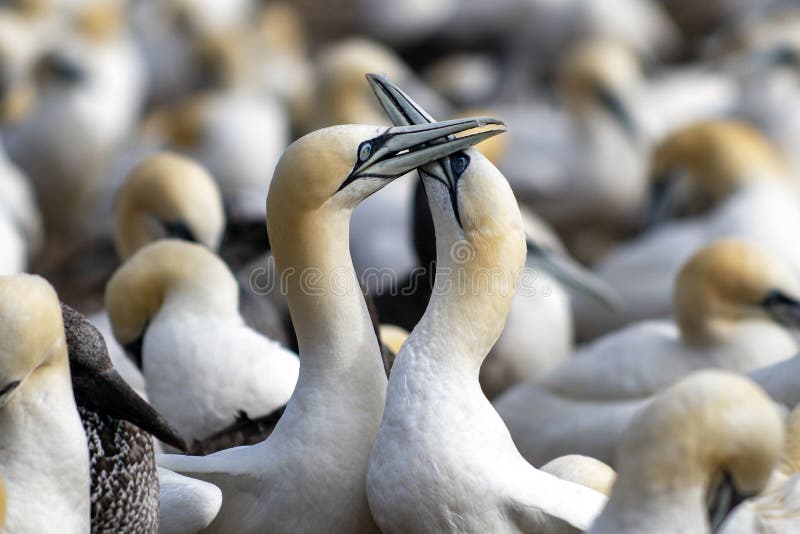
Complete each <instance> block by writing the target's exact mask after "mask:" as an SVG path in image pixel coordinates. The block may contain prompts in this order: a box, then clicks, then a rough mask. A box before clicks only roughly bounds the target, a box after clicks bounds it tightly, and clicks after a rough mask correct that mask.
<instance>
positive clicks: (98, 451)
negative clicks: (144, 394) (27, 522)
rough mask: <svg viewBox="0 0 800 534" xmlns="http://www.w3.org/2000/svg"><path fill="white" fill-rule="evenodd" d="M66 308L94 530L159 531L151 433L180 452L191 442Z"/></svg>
mask: <svg viewBox="0 0 800 534" xmlns="http://www.w3.org/2000/svg"><path fill="white" fill-rule="evenodd" d="M61 309H62V315H63V320H64V332H65V335H66V342H67V350H68V352H69V362H70V373H71V377H72V389H73V393H74V395H75V401H76V403H77V408H78V413H79V414H80V417H81V422H82V423H83V428H84V430H85V431H86V438H87V441H88V448H89V474H90V476H91V486H90V492H91V493H90V498H91V527H92V531H93V532H99V531H115V532H118V531H122V530H125V531H143V532H154V531H155V530H157V528H158V499H159V481H158V477H157V475H156V463H155V456H154V454H153V438H152V437H151V434H152V436H155V437H157V438H158V439H160V440H162V441H163V442H165V443H169V444H171V445H172V446H174V447H177V448H179V449H181V450H185V449H186V444H185V443H184V442H183V439H182V438H181V437H180V436H179V435H178V434H177V433H176V432H175V430H173V429H172V427H170V426H169V424H168V423H167V422H166V421H165V420H164V418H163V417H161V416H160V415H159V414H158V413H157V412H156V411H155V410H153V409H152V408H151V407H150V406H149V405H148V404H147V403H146V402H145V401H144V400H142V399H141V398H139V397H138V396H137V395H136V393H135V392H134V391H133V390H132V389H131V387H130V386H129V385H128V384H127V383H126V382H125V381H124V380H123V379H122V377H121V376H120V375H119V374H118V373H117V372H116V371H115V370H114V368H113V366H112V364H111V360H110V358H109V357H108V352H107V350H106V347H105V342H104V340H103V337H102V335H101V334H100V332H99V331H98V330H97V329H95V328H94V327H93V326H92V325H91V323H89V321H88V320H87V319H86V318H85V317H83V316H82V315H81V314H80V313H78V312H77V311H75V310H73V309H72V308H70V307H68V306H66V305H63V304H62V307H61Z"/></svg>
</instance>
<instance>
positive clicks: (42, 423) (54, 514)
mask: <svg viewBox="0 0 800 534" xmlns="http://www.w3.org/2000/svg"><path fill="white" fill-rule="evenodd" d="M57 350H60V351H62V352H63V354H60V355H58V356H55V357H54V358H53V359H51V360H50V361H49V362H48V363H46V364H44V365H43V366H41V367H39V368H38V369H36V370H35V371H34V372H33V373H32V374H31V375H30V376H29V377H28V378H27V379H26V380H25V381H24V382H23V383H22V384H21V385H20V386H19V387H20V389H19V390H18V391H16V392H14V395H13V397H12V398H11V399H10V400H9V402H8V404H7V405H6V406H4V407H3V408H2V409H0V432H2V438H1V439H0V442H2V446H0V469H2V471H3V477H4V481H5V483H6V491H7V495H8V515H7V517H6V525H5V528H6V529H7V530H6V531H7V532H31V533H32V532H88V531H89V521H90V519H89V517H90V513H89V451H88V447H87V444H86V434H85V433H84V430H83V426H82V425H81V420H80V417H79V416H78V411H77V408H76V407H75V399H74V397H73V394H72V385H71V381H70V374H69V369H68V368H67V366H68V363H67V355H66V347H65V346H63V347H62V348H60V349H57Z"/></svg>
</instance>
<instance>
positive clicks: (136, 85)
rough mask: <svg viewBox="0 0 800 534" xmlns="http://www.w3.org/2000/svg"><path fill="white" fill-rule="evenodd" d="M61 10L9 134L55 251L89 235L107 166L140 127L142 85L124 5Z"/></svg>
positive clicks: (12, 151) (11, 151)
mask: <svg viewBox="0 0 800 534" xmlns="http://www.w3.org/2000/svg"><path fill="white" fill-rule="evenodd" d="M62 14H63V15H64V16H63V18H62V19H61V20H62V22H63V24H60V25H58V27H57V28H55V29H53V30H51V31H50V32H49V33H48V36H47V46H46V47H45V50H43V51H42V53H41V54H40V56H39V59H38V62H37V64H36V66H35V67H34V69H35V72H34V75H35V77H36V100H35V102H34V104H35V107H34V108H33V110H32V112H31V115H30V117H28V118H27V119H26V120H25V121H22V122H20V123H19V124H17V125H14V127H13V128H10V129H9V130H8V132H7V135H4V140H5V141H6V143H7V147H8V151H9V154H10V155H11V157H12V159H13V160H14V161H15V162H16V163H18V164H19V165H20V167H21V168H22V169H23V170H24V171H25V172H26V173H27V174H28V175H29V176H30V178H31V180H32V182H33V184H34V185H35V187H36V192H37V195H38V198H39V202H40V204H41V208H42V211H43V213H44V218H45V225H46V229H47V233H48V245H52V247H51V248H53V249H54V250H53V251H51V253H52V254H54V255H56V256H58V255H59V249H61V248H62V247H67V248H68V247H69V246H70V245H72V244H73V243H72V242H71V240H72V239H73V238H78V237H84V236H85V235H86V234H89V235H90V234H91V233H92V231H93V228H92V226H93V223H94V222H95V221H94V219H93V215H94V213H95V209H96V208H97V205H96V203H97V202H98V201H100V199H101V198H102V193H103V190H104V181H105V174H104V173H105V172H106V170H107V169H106V166H107V165H108V164H109V163H110V161H111V157H112V155H113V154H114V151H115V150H116V149H117V148H118V147H119V145H120V143H121V142H122V141H123V139H124V137H125V136H126V135H128V133H129V131H130V130H131V128H132V127H133V125H134V124H135V120H136V118H137V116H138V113H139V108H140V105H141V104H142V101H143V99H144V89H145V88H144V72H143V65H142V64H141V62H140V60H141V58H140V57H139V52H138V49H137V48H136V46H135V43H134V41H133V37H132V36H131V34H130V33H129V32H128V31H127V27H126V25H125V23H124V19H123V15H124V13H123V6H122V3H121V2H118V1H116V0H115V1H111V2H87V3H85V4H83V5H80V6H75V7H73V8H69V9H66V10H64V13H62ZM76 132H79V135H76ZM34 147H35V148H34ZM56 236H61V237H60V238H58V239H56ZM65 236H66V237H65ZM67 238H69V239H67Z"/></svg>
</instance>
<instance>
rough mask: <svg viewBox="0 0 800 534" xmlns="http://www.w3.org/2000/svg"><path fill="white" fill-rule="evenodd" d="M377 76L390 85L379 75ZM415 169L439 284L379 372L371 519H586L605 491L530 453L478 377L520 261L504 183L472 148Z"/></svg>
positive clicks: (513, 527) (389, 524)
mask: <svg viewBox="0 0 800 534" xmlns="http://www.w3.org/2000/svg"><path fill="white" fill-rule="evenodd" d="M373 79H375V78H374V77H373ZM381 85H382V86H383V87H389V88H391V85H390V82H388V81H387V80H385V79H383V80H382V81H381ZM373 87H375V86H374V85H373ZM379 96H381V95H380V93H379ZM392 97H393V95H392V93H391V92H389V91H387V92H385V93H384V96H383V98H385V99H391V98H392ZM394 108H395V109H394V113H395V114H398V115H400V116H404V117H405V118H406V120H409V121H413V120H414V117H413V116H411V117H410V116H409V114H410V113H424V112H420V109H419V107H418V106H415V105H414V103H413V102H411V101H410V100H407V101H405V102H398V101H395V102H394ZM421 176H422V179H423V181H424V184H425V188H426V191H427V194H428V198H429V199H430V200H429V201H430V207H431V212H432V215H433V220H434V225H435V228H436V246H437V258H436V260H437V279H436V284H437V285H436V287H438V288H440V289H441V291H434V294H433V296H432V297H431V300H430V303H429V304H428V308H427V310H426V311H425V314H424V315H423V317H422V319H421V320H420V322H419V323H418V324H417V326H416V327H415V328H414V330H413V331H412V333H411V335H410V336H409V338H408V339H407V340H406V342H405V343H404V344H403V346H402V347H401V349H400V352H399V354H398V355H397V359H396V360H395V363H394V366H393V367H392V372H391V374H390V376H389V385H388V389H387V394H386V408H385V411H384V415H383V421H382V422H381V426H380V431H379V432H378V437H377V439H376V441H375V444H374V446H373V449H372V454H371V455H370V461H369V469H368V472H367V497H368V499H369V504H370V509H371V510H372V514H373V516H374V518H375V521H376V522H377V524H378V526H379V527H380V529H381V531H382V532H385V533H389V532H408V531H413V532H443V531H444V532H447V531H452V532H489V531H492V532H519V531H530V532H546V531H553V530H559V529H564V530H568V529H569V528H570V527H571V528H572V529H576V530H577V529H585V528H587V527H588V526H589V524H590V523H591V521H592V519H593V518H594V516H595V515H596V514H597V513H598V512H599V510H600V508H601V507H602V505H603V502H604V498H603V497H602V496H601V495H600V494H599V493H597V492H594V491H592V490H590V489H588V488H585V487H583V486H579V485H577V484H573V483H570V482H565V481H561V480H559V479H557V478H556V477H553V476H552V475H548V474H546V473H543V472H541V471H538V470H536V469H535V468H534V467H533V466H531V465H530V464H528V463H527V462H526V461H525V460H524V459H523V458H522V456H520V454H519V452H518V451H517V449H516V448H515V447H514V444H513V442H512V440H511V436H510V435H509V433H508V430H507V429H506V428H505V425H504V424H503V422H502V420H501V419H500V417H499V416H498V415H497V413H496V412H495V411H494V409H493V408H492V406H491V404H490V403H489V401H488V399H487V398H486V397H485V396H484V394H483V392H482V391H481V388H480V383H479V380H478V370H479V368H480V365H481V363H482V361H483V359H484V358H485V357H486V354H487V353H488V351H489V349H490V348H491V346H492V344H493V343H494V342H495V340H496V339H497V337H498V336H499V335H500V332H501V331H502V329H503V325H504V323H505V319H506V316H507V315H508V311H509V308H510V306H511V301H512V299H513V296H514V293H515V289H516V277H517V276H518V274H519V271H520V270H521V269H522V267H523V265H524V258H525V236H524V233H523V231H522V221H521V217H520V214H519V210H518V209H517V206H516V201H515V199H514V196H513V193H512V192H511V188H510V187H509V185H508V183H507V181H506V180H505V178H504V177H503V176H502V175H501V174H500V172H499V171H497V169H496V168H495V167H494V166H492V164H491V163H489V161H488V160H487V159H486V158H485V157H483V156H482V155H481V154H480V153H479V152H477V151H476V150H467V151H464V152H459V153H457V154H455V155H453V156H450V157H447V158H444V159H443V160H441V161H439V162H436V163H433V164H431V165H428V166H425V167H423V169H422V170H421Z"/></svg>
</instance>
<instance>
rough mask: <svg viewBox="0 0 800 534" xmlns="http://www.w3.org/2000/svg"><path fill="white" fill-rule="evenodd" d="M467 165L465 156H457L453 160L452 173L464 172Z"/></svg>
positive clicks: (467, 161)
mask: <svg viewBox="0 0 800 534" xmlns="http://www.w3.org/2000/svg"><path fill="white" fill-rule="evenodd" d="M468 164H469V160H468V159H467V157H466V156H458V157H457V158H455V159H454V160H453V171H455V173H456V174H461V173H462V172H464V171H465V170H466V168H467V165H468Z"/></svg>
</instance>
